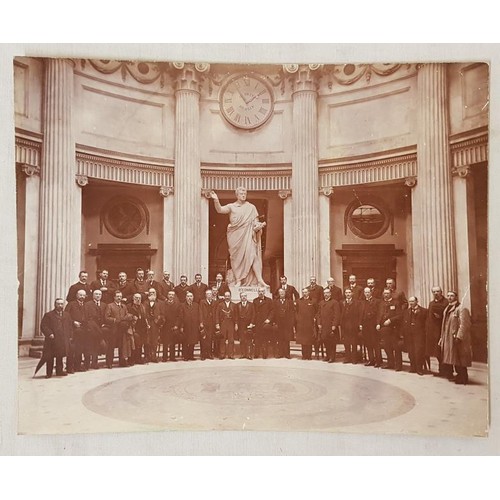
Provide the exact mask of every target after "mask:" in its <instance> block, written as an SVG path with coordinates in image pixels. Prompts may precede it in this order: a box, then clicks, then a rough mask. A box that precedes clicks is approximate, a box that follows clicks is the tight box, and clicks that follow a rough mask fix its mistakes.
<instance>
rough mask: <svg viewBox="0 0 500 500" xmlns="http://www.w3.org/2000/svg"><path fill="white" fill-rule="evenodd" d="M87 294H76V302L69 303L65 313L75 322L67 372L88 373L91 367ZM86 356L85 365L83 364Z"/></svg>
mask: <svg viewBox="0 0 500 500" xmlns="http://www.w3.org/2000/svg"><path fill="white" fill-rule="evenodd" d="M86 300H87V293H86V292H85V290H78V292H76V300H72V301H71V302H68V304H67V305H66V308H65V311H66V312H67V313H69V315H70V316H71V321H72V322H73V335H72V340H71V342H70V343H69V346H68V347H69V348H68V355H67V356H66V371H67V372H68V373H74V372H75V371H77V372H79V371H82V370H83V371H87V370H88V368H89V366H90V352H89V349H88V347H89V343H88V329H87V314H86V312H85V311H86V309H85V303H86ZM82 356H84V359H85V361H84V365H83V368H82V366H81V364H82Z"/></svg>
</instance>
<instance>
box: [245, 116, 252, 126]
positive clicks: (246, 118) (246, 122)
mask: <svg viewBox="0 0 500 500" xmlns="http://www.w3.org/2000/svg"><path fill="white" fill-rule="evenodd" d="M251 124H252V122H251V121H250V118H248V116H245V125H251Z"/></svg>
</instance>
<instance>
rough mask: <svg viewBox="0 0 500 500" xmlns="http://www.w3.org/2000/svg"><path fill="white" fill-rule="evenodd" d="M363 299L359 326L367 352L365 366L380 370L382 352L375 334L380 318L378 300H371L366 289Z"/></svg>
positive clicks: (369, 290)
mask: <svg viewBox="0 0 500 500" xmlns="http://www.w3.org/2000/svg"><path fill="white" fill-rule="evenodd" d="M364 294H365V299H364V300H362V301H361V302H360V308H361V309H360V318H359V326H360V328H359V329H360V330H361V331H362V333H363V342H364V344H365V347H366V350H367V351H368V361H367V362H366V363H365V366H374V367H375V368H380V366H381V365H382V351H381V349H380V342H379V338H378V333H377V321H378V319H379V316H380V299H375V298H373V295H372V291H371V289H370V288H368V287H366V288H365V290H364Z"/></svg>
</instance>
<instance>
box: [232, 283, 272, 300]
mask: <svg viewBox="0 0 500 500" xmlns="http://www.w3.org/2000/svg"><path fill="white" fill-rule="evenodd" d="M229 290H231V300H232V302H240V293H242V292H245V293H246V294H247V299H248V301H249V302H253V300H254V299H256V298H257V296H258V295H259V287H258V286H234V285H229ZM266 297H269V298H270V299H272V298H273V294H272V293H271V288H270V287H266Z"/></svg>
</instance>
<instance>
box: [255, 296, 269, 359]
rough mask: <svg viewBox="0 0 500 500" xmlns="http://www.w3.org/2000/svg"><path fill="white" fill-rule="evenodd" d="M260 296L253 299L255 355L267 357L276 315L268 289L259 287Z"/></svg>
mask: <svg viewBox="0 0 500 500" xmlns="http://www.w3.org/2000/svg"><path fill="white" fill-rule="evenodd" d="M257 293H258V296H257V297H256V298H255V299H254V301H253V306H254V314H255V316H254V317H255V321H254V322H255V357H256V358H257V357H259V356H261V357H262V359H267V356H268V354H269V338H270V336H271V331H272V323H273V316H274V306H273V301H272V300H271V299H270V298H269V297H266V289H265V288H264V287H259V289H258V292H257Z"/></svg>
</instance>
